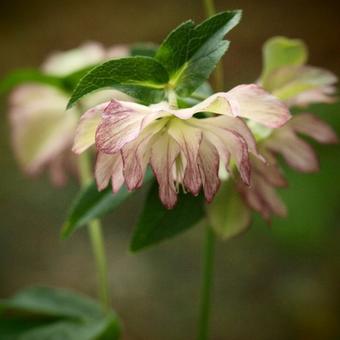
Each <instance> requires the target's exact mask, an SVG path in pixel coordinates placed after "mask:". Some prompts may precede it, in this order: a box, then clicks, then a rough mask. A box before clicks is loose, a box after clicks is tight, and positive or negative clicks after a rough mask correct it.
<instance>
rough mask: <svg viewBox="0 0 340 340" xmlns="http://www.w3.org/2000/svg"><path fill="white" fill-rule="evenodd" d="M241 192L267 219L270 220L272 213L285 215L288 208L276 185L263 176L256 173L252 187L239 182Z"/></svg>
mask: <svg viewBox="0 0 340 340" xmlns="http://www.w3.org/2000/svg"><path fill="white" fill-rule="evenodd" d="M238 189H239V191H240V192H241V194H242V196H243V198H244V200H245V202H246V203H247V205H248V206H249V207H250V208H251V209H253V210H255V211H257V212H259V213H260V214H261V215H262V217H263V218H264V219H266V220H270V217H271V215H272V214H275V215H278V216H281V217H285V216H286V215H287V209H286V206H285V205H284V203H283V202H282V200H281V198H280V197H279V196H278V195H277V193H276V190H275V188H274V187H272V186H271V185H269V184H268V183H267V182H266V181H265V180H264V179H263V178H262V177H260V176H257V175H254V176H253V178H252V184H251V186H250V187H246V186H244V185H243V184H242V183H239V186H238Z"/></svg>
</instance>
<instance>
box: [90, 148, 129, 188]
mask: <svg viewBox="0 0 340 340" xmlns="http://www.w3.org/2000/svg"><path fill="white" fill-rule="evenodd" d="M95 178H96V182H97V187H98V190H103V189H105V188H106V187H107V186H108V184H109V182H110V179H111V181H112V191H113V192H117V191H119V189H120V188H121V186H122V185H123V183H124V177H123V161H122V157H121V155H120V153H117V154H115V155H108V154H105V153H103V152H98V154H97V160H96V167H95Z"/></svg>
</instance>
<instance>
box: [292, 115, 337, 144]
mask: <svg viewBox="0 0 340 340" xmlns="http://www.w3.org/2000/svg"><path fill="white" fill-rule="evenodd" d="M288 124H289V126H290V127H291V128H292V129H293V130H294V131H296V132H299V133H302V134H305V135H307V136H309V137H312V138H313V139H315V140H316V141H318V142H319V143H323V144H334V143H338V141H339V140H338V137H337V135H336V133H335V131H334V130H333V129H332V127H331V126H330V125H328V124H327V123H326V122H324V121H322V120H321V119H319V118H318V117H316V116H314V115H312V114H311V113H301V114H299V115H296V116H294V117H293V119H292V120H291V121H290V122H289V123H288Z"/></svg>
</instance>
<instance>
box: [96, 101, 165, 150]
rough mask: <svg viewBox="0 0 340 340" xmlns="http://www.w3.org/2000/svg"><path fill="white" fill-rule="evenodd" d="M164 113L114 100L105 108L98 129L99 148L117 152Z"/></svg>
mask: <svg viewBox="0 0 340 340" xmlns="http://www.w3.org/2000/svg"><path fill="white" fill-rule="evenodd" d="M162 115H164V114H163V113H161V112H160V111H159V110H155V109H152V108H151V107H147V106H144V105H140V104H137V103H130V102H120V101H117V100H112V101H111V102H110V104H109V105H108V106H107V107H106V108H105V110H104V114H103V117H102V121H101V123H100V125H99V126H98V129H97V131H96V146H97V149H98V150H100V151H102V152H104V153H111V154H113V153H116V152H118V151H120V150H121V149H122V148H123V146H124V145H126V144H128V143H130V142H132V141H133V140H135V139H136V138H137V137H138V136H139V134H140V133H141V131H142V130H143V129H144V128H145V127H146V126H148V125H149V124H151V123H152V122H153V121H155V120H156V119H157V118H160V117H161V116H162Z"/></svg>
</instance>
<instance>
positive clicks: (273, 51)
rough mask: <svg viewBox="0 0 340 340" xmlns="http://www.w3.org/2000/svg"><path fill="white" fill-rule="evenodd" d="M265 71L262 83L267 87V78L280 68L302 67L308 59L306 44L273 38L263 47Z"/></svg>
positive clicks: (294, 40)
mask: <svg viewBox="0 0 340 340" xmlns="http://www.w3.org/2000/svg"><path fill="white" fill-rule="evenodd" d="M262 54H263V71H262V75H261V83H262V85H263V86H264V87H266V82H267V77H268V76H269V75H270V74H271V73H272V72H273V71H274V70H277V69H279V68H280V67H285V66H301V65H303V64H304V63H305V62H306V61H307V58H308V50H307V47H306V45H305V43H304V42H303V41H302V40H299V39H288V38H285V37H273V38H271V39H269V40H267V41H266V42H265V44H264V46H263V50H262Z"/></svg>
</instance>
